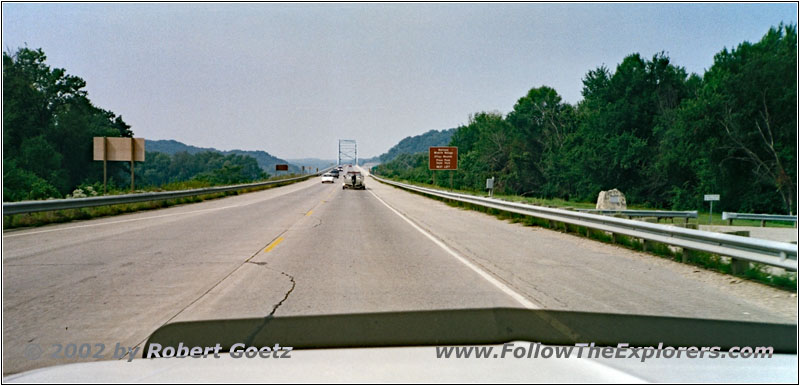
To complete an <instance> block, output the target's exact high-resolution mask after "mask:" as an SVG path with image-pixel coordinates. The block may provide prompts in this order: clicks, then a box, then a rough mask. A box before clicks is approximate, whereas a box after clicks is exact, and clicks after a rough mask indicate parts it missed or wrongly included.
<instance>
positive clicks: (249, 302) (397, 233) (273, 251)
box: [2, 178, 797, 374]
mask: <svg viewBox="0 0 800 386" xmlns="http://www.w3.org/2000/svg"><path fill="white" fill-rule="evenodd" d="M339 181H341V179H339V180H337V182H336V183H334V184H332V185H331V184H321V183H319V179H318V178H315V179H312V180H310V181H305V182H301V183H296V184H293V185H288V186H284V187H279V188H274V189H269V190H264V191H260V192H254V193H249V194H244V195H240V196H232V197H227V198H223V199H218V200H212V201H206V202H202V203H197V204H190V205H183V206H177V207H171V208H166V209H161V210H155V211H147V212H139V213H134V214H127V215H121V216H116V217H109V218H103V219H95V220H88V221H80V222H73V223H68V224H59V225H51V226H45V227H40V228H32V229H25V230H12V231H7V232H3V260H2V261H3V322H4V323H3V340H4V342H3V344H4V347H3V348H4V350H3V364H4V374H13V373H17V372H20V371H24V370H28V369H33V368H38V367H43V366H49V365H53V364H59V363H71V362H75V361H77V360H76V359H66V358H60V359H57V358H50V354H52V353H53V348H52V347H53V345H54V344H62V345H63V344H67V343H76V344H78V345H80V344H83V343H88V344H91V345H94V344H99V343H102V344H104V345H105V346H106V347H107V348H108V349H109V350H112V349H113V347H114V346H115V344H116V343H120V344H121V345H122V346H126V347H129V346H136V345H141V344H143V342H144V341H145V340H146V339H147V337H148V336H149V334H150V333H151V332H153V331H154V330H155V329H157V328H158V327H160V326H162V325H164V324H165V323H169V322H173V321H184V320H203V319H227V318H244V317H263V316H266V315H269V314H273V315H278V316H286V315H314V314H330V313H356V312H380V311H406V310H433V309H451V308H482V307H525V308H545V309H561V310H578V311H596V312H615V313H636V314H648V315H670V316H684V317H693V318H715V319H736V320H754V321H769V322H782V323H797V320H796V317H795V315H796V313H797V299H796V295H794V294H790V293H787V292H785V291H779V290H775V289H772V288H769V287H766V286H763V285H760V284H755V283H751V282H746V281H742V280H739V279H734V278H732V277H730V276H726V275H722V274H717V273H713V272H709V271H705V270H702V269H700V268H696V267H692V266H687V265H682V264H679V263H675V262H672V261H668V260H666V259H663V258H659V257H654V256H650V255H646V254H642V253H638V252H633V251H630V250H627V249H624V248H620V247H617V246H613V245H607V244H602V243H598V242H596V241H591V240H588V239H584V238H580V237H577V236H574V235H568V234H562V233H559V232H555V231H550V230H545V229H541V228H535V227H525V226H522V225H519V224H511V223H508V222H505V221H501V220H498V219H496V218H494V217H491V216H488V215H485V214H481V213H478V212H473V211H467V210H462V209H457V208H453V207H450V206H447V205H445V204H443V203H441V202H438V201H435V200H431V199H428V198H425V197H422V196H419V195H415V194H411V193H408V192H405V191H402V190H399V189H396V188H393V187H390V186H387V185H383V184H380V183H378V182H377V181H375V180H372V179H369V178H368V179H367V180H366V183H367V188H368V189H367V190H366V191H352V190H346V191H345V190H342V189H341V183H340V182H339ZM609 328H613V327H612V326H609ZM32 345H35V346H37V347H40V348H42V349H43V350H44V355H41V357H39V358H37V359H28V358H26V357H25V355H24V353H25V350H26V349H28V350H30V349H31V347H32ZM80 360H91V359H90V358H89V359H80Z"/></svg>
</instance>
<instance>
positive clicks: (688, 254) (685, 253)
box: [681, 248, 691, 264]
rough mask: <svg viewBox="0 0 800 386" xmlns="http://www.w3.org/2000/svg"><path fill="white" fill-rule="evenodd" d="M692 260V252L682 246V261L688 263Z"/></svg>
mask: <svg viewBox="0 0 800 386" xmlns="http://www.w3.org/2000/svg"><path fill="white" fill-rule="evenodd" d="M689 260H691V252H690V251H689V250H688V249H686V248H681V263H684V264H686V263H688V262H689Z"/></svg>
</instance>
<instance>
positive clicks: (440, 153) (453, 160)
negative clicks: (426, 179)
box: [428, 146, 458, 190]
mask: <svg viewBox="0 0 800 386" xmlns="http://www.w3.org/2000/svg"><path fill="white" fill-rule="evenodd" d="M428 170H430V171H431V174H433V184H434V185H436V171H437V170H458V147H457V146H431V147H429V148H428ZM452 189H453V172H450V190H452Z"/></svg>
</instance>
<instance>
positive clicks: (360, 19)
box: [2, 3, 797, 159]
mask: <svg viewBox="0 0 800 386" xmlns="http://www.w3.org/2000/svg"><path fill="white" fill-rule="evenodd" d="M2 10H3V12H2V30H3V35H2V43H3V49H4V50H9V49H10V50H12V51H15V50H16V48H17V47H20V46H23V45H25V44H27V46H28V47H30V48H42V49H43V50H44V51H45V53H46V54H47V56H48V63H49V64H50V65H51V66H53V67H62V68H65V69H67V72H68V73H70V74H73V75H77V76H80V77H82V78H83V79H85V80H86V82H87V87H86V88H87V90H88V92H89V97H90V98H91V99H92V101H93V102H94V103H95V104H96V105H97V106H99V107H101V108H104V109H107V110H111V111H114V112H115V113H117V114H120V115H122V116H123V118H124V119H125V121H127V122H128V123H129V124H130V125H132V126H133V130H134V132H135V133H136V136H137V137H145V138H148V139H176V140H179V141H182V142H185V143H188V144H192V145H197V146H211V147H216V148H218V149H224V150H228V149H233V148H240V149H246V150H266V151H268V152H270V153H272V154H273V155H276V156H278V157H282V158H298V157H319V158H329V159H331V158H336V155H337V139H339V138H345V139H356V140H357V141H358V145H359V154H360V155H361V156H362V157H368V156H373V155H377V154H380V153H382V152H385V151H386V150H388V149H389V147H391V146H392V145H394V144H395V143H396V142H397V141H399V140H400V139H402V138H403V137H406V136H409V135H416V134H420V133H423V132H425V131H428V130H430V129H446V128H451V127H456V126H458V125H460V124H464V123H466V122H467V120H468V118H469V115H470V114H472V113H475V112H478V111H493V110H496V111H500V112H503V113H507V112H508V111H510V110H511V109H512V108H513V106H514V103H515V102H516V101H517V100H518V99H519V98H520V97H522V96H524V95H525V94H526V93H527V91H528V90H529V89H530V88H532V87H538V86H541V85H548V86H551V87H553V88H555V89H556V90H557V91H558V92H559V94H561V95H562V97H563V98H564V99H565V100H566V101H568V102H571V103H574V102H577V101H578V100H580V99H581V78H582V77H583V76H584V75H585V74H586V72H587V71H588V70H590V69H593V68H595V67H598V66H600V65H602V64H605V65H606V66H608V67H610V68H612V69H613V68H614V67H616V65H617V64H618V63H619V62H620V61H621V60H622V58H624V57H625V56H626V55H628V54H631V53H634V52H639V53H641V54H642V55H644V56H645V57H652V55H653V54H655V53H657V52H660V51H665V52H667V54H668V55H669V56H670V58H671V59H672V61H673V63H676V64H678V65H680V66H683V67H685V68H686V69H687V70H688V71H690V72H697V73H702V72H703V70H704V69H706V68H708V67H710V66H711V64H712V63H713V56H714V54H715V53H716V52H718V51H720V50H722V48H723V47H732V46H736V45H737V44H738V43H740V42H742V41H744V40H749V41H756V40H758V39H760V38H761V36H763V35H764V33H766V31H767V30H768V29H769V27H770V26H774V25H777V24H778V23H780V22H784V23H793V24H796V23H797V6H796V5H795V4H789V3H785V4H674V3H673V4H596V3H595V4H475V3H468V4H452V3H446V4H418V3H413V4H397V3H394V4H388V3H382V4H274V3H269V4H209V3H200V4H147V3H138V4H100V3H78V4H64V3H60V4H16V3H4V4H3V6H2Z"/></svg>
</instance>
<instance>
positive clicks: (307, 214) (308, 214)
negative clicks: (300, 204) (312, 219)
mask: <svg viewBox="0 0 800 386" xmlns="http://www.w3.org/2000/svg"><path fill="white" fill-rule="evenodd" d="M311 213H314V211H313V210H309V211H308V213H306V216H311Z"/></svg>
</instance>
